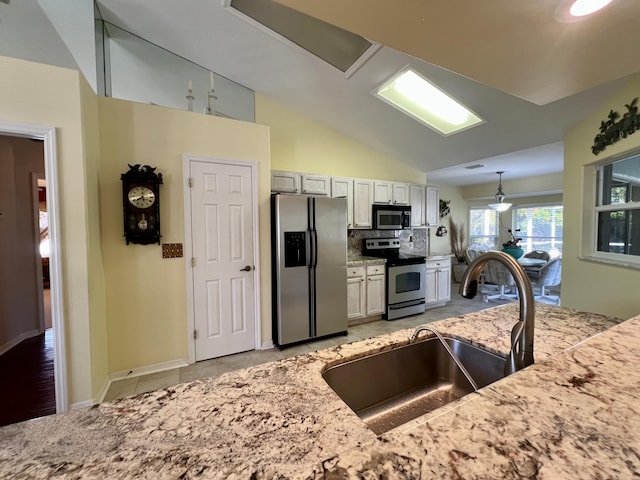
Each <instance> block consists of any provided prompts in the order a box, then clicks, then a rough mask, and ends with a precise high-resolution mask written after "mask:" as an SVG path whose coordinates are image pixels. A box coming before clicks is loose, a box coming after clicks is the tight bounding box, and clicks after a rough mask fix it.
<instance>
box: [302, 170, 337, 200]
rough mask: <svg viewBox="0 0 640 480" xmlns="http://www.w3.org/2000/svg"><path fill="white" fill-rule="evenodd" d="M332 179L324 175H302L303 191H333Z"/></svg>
mask: <svg viewBox="0 0 640 480" xmlns="http://www.w3.org/2000/svg"><path fill="white" fill-rule="evenodd" d="M330 182H331V179H330V178H329V177H327V176H324V175H305V174H303V175H302V193H304V194H306V195H327V196H329V194H330V193H331V183H330Z"/></svg>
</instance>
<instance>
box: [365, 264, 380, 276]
mask: <svg viewBox="0 0 640 480" xmlns="http://www.w3.org/2000/svg"><path fill="white" fill-rule="evenodd" d="M383 273H384V265H369V266H368V267H367V275H381V274H383Z"/></svg>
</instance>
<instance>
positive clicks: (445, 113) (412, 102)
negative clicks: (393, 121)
mask: <svg viewBox="0 0 640 480" xmlns="http://www.w3.org/2000/svg"><path fill="white" fill-rule="evenodd" d="M372 93H373V94H374V95H375V96H377V97H378V98H380V99H382V100H384V101H385V102H387V103H388V104H389V105H391V106H393V107H395V108H397V109H398V110H400V111H401V112H403V113H405V114H407V115H409V116H410V117H413V118H414V119H415V120H418V121H419V122H421V123H423V124H425V125H426V126H428V127H429V128H433V129H434V130H436V131H437V132H438V133H441V134H442V135H451V134H454V133H457V132H460V131H462V130H466V129H467V128H471V127H473V126H476V125H479V124H481V123H484V120H483V119H482V118H480V117H479V116H477V115H476V114H475V113H473V112H472V111H471V110H469V109H468V108H467V107H465V106H464V105H462V104H461V103H460V102H458V101H457V100H455V99H454V98H453V97H451V96H450V95H448V94H446V93H445V92H443V91H442V90H440V89H439V88H438V87H436V86H435V85H433V84H432V83H430V82H429V81H428V80H426V79H425V78H424V77H423V76H421V75H420V74H418V73H416V72H415V71H413V70H412V69H411V68H409V67H407V68H405V69H403V70H401V71H400V72H399V73H397V74H395V75H394V76H393V77H391V79H389V80H388V81H386V82H385V83H383V84H382V85H381V86H380V87H378V88H376V89H375V90H374V91H373V92H372Z"/></svg>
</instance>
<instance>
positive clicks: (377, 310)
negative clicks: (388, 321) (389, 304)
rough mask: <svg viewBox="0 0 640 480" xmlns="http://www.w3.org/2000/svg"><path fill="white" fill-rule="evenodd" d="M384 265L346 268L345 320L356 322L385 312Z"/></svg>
mask: <svg viewBox="0 0 640 480" xmlns="http://www.w3.org/2000/svg"><path fill="white" fill-rule="evenodd" d="M385 303H386V302H385V273H384V265H369V266H367V267H347V318H348V319H349V320H356V319H361V318H366V317H371V316H374V315H382V314H383V313H384V312H385Z"/></svg>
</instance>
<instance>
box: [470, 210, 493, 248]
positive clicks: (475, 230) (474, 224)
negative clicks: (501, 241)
mask: <svg viewBox="0 0 640 480" xmlns="http://www.w3.org/2000/svg"><path fill="white" fill-rule="evenodd" d="M469 248H472V249H474V250H496V249H497V248H498V212H496V211H495V210H492V209H491V208H488V207H486V208H484V207H480V208H471V209H470V211H469Z"/></svg>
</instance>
